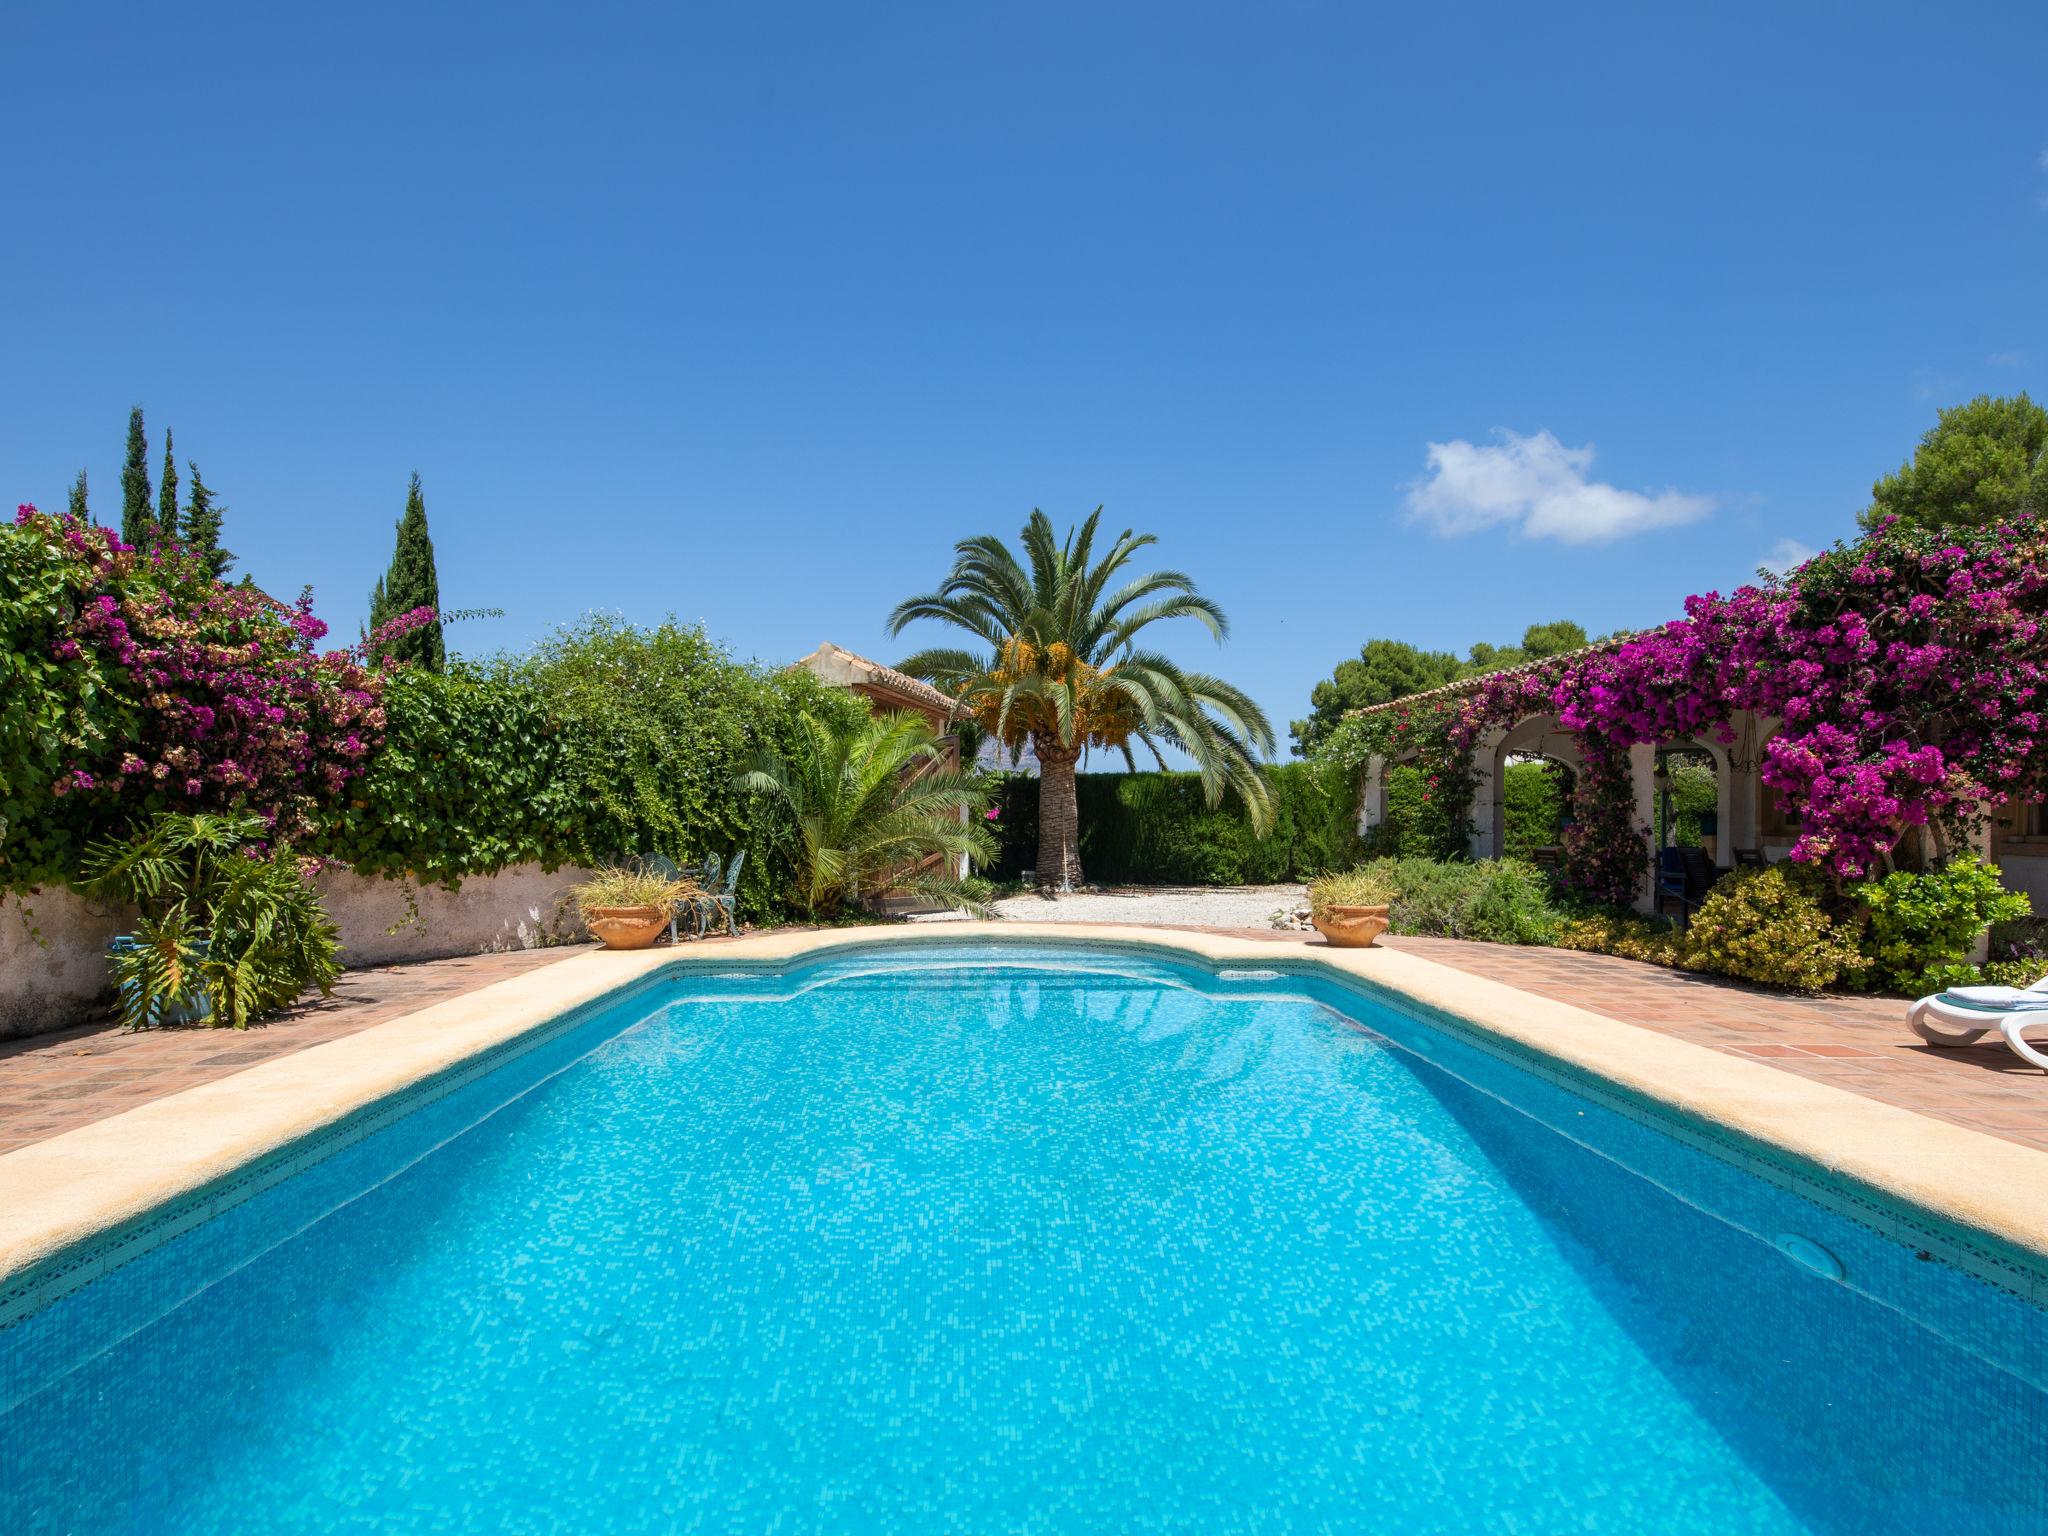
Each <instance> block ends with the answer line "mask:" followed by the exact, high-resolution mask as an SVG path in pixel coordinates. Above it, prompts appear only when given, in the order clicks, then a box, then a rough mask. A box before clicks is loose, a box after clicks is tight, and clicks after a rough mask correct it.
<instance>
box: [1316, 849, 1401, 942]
mask: <svg viewBox="0 0 2048 1536" xmlns="http://www.w3.org/2000/svg"><path fill="white" fill-rule="evenodd" d="M1398 894H1399V892H1397V891H1396V890H1395V889H1394V883H1393V881H1391V880H1389V879H1388V878H1387V876H1386V875H1384V874H1382V873H1381V872H1380V871H1378V870H1376V869H1372V868H1370V867H1368V868H1365V869H1354V870H1351V871H1349V872H1348V873H1345V874H1341V875H1320V876H1318V877H1317V878H1316V879H1314V880H1311V881H1310V882H1309V885H1308V908H1309V921H1311V922H1313V923H1314V924H1315V925H1316V932H1318V933H1320V934H1321V935H1322V936H1323V937H1324V938H1325V939H1326V940H1328V941H1329V942H1330V943H1331V944H1333V945H1335V946H1336V947H1337V948H1339V949H1367V948H1370V947H1371V946H1372V943H1373V941H1374V940H1376V939H1377V938H1379V936H1380V935H1381V934H1383V933H1385V932H1386V931H1387V906H1388V903H1390V902H1392V901H1393V899H1394V897H1395V896H1396V895H1398Z"/></svg>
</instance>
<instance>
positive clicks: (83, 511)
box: [64, 469, 92, 523]
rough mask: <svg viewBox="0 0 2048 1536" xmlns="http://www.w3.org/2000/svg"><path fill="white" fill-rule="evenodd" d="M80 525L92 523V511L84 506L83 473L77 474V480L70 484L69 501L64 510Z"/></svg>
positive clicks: (81, 471)
mask: <svg viewBox="0 0 2048 1536" xmlns="http://www.w3.org/2000/svg"><path fill="white" fill-rule="evenodd" d="M64 510H65V511H67V512H69V513H70V514H71V515H72V516H73V517H75V518H77V519H78V520H79V521H80V522H82V523H89V522H91V521H92V509H91V508H90V507H88V506H87V505H86V504H85V471H84V470H82V469H81V470H80V471H79V472H78V478H77V479H76V480H74V481H72V482H71V501H70V504H69V505H68V506H67V507H66V508H65V509H64Z"/></svg>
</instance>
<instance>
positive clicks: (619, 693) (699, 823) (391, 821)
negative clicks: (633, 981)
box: [317, 617, 867, 917]
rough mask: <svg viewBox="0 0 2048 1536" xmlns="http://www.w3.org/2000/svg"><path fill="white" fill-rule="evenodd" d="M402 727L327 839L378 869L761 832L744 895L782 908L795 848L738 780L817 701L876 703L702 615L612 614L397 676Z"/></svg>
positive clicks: (676, 855)
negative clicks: (773, 658)
mask: <svg viewBox="0 0 2048 1536" xmlns="http://www.w3.org/2000/svg"><path fill="white" fill-rule="evenodd" d="M384 709H385V716H386V732H387V734H386V739H385V743H384V746H383V748H382V750H381V751H380V752H379V753H378V754H377V756H376V758H375V759H374V761H373V762H372V764H371V767H370V771H369V772H368V773H367V774H366V775H365V776H364V777H363V779H362V780H361V781H359V782H358V783H357V784H355V785H352V786H351V787H350V791H351V792H350V795H349V799H348V803H347V804H346V805H345V806H343V807H341V808H340V809H339V810H338V812H337V813H336V814H335V815H334V818H333V820H332V823H331V825H330V826H329V827H328V829H327V831H326V832H325V834H324V835H323V836H322V837H321V838H320V840H319V842H318V845H317V851H318V852H320V853H322V854H325V855H327V856H330V857H333V858H338V859H341V860H344V861H346V862H347V863H348V864H350V865H352V866H353V867H354V868H356V869H357V870H359V871H361V872H362V873H364V874H375V875H387V876H394V877H399V876H402V877H409V878H412V879H415V880H418V881H420V882H422V883H425V884H438V885H447V886H454V885H456V884H458V883H459V882H460V881H462V880H463V879H464V878H466V877H469V876H473V875H488V874H494V873H496V872H497V871H499V870H501V869H504V868H506V867H507V866H509V865H513V864H519V863H525V862H529V861H533V862H538V863H540V864H543V865H545V866H547V867H549V868H555V867H557V866H560V865H564V864H585V865H588V864H603V863H613V862H617V861H620V860H624V859H627V858H630V857H632V856H634V855H636V854H643V853H660V854H665V855H667V856H668V857H669V858H671V859H673V860H675V861H676V862H677V863H679V864H685V865H695V864H699V863H701V862H702V860H703V858H704V856H705V855H706V854H709V853H716V854H718V855H719V856H720V857H721V858H723V857H727V856H729V855H731V854H732V853H734V852H737V851H738V850H739V849H741V848H746V849H747V850H748V862H747V866H746V873H745V879H744V880H743V882H742V884H741V887H740V908H741V911H742V912H743V913H746V914H749V915H752V916H755V917H759V916H763V915H766V914H768V913H771V912H773V911H774V910H776V908H777V906H778V904H779V902H780V900H781V897H782V895H783V893H784V891H785V888H786V886H787V883H788V879H789V869H788V867H787V862H786V860H785V859H784V857H783V856H782V855H781V854H780V853H778V852H777V851H775V850H773V849H771V848H769V847H768V846H767V845H766V842H765V840H763V841H762V842H760V843H759V844H757V843H756V842H755V839H754V837H753V817H752V814H751V807H750V805H749V804H748V801H747V797H746V796H745V795H743V794H742V793H741V792H740V791H738V790H737V789H735V788H734V787H733V780H734V778H735V776H736V775H737V774H738V773H739V772H740V770H741V769H742V768H744V767H745V766H747V764H748V763H750V762H751V761H752V759H753V756H754V753H755V751H756V750H757V749H758V748H759V747H760V746H762V745H764V744H772V745H774V746H776V747H778V748H780V749H783V750H788V749H789V748H790V747H791V746H792V745H793V739H794V732H795V730H796V721H797V717H798V716H799V715H800V714H803V713H810V714H814V715H819V716H821V717H823V718H826V719H829V720H832V721H834V722H835V723H844V722H846V721H849V720H851V719H854V718H858V717H860V716H863V715H865V714H866V712H867V706H866V705H865V704H864V703H862V701H861V700H860V699H859V698H858V697H856V696H855V695H853V694H851V693H848V692H846V691H844V690H841V689H832V688H827V687H826V686H825V685H824V684H822V683H820V682H819V681H818V680H817V679H816V678H814V677H813V676H812V675H811V674H810V673H808V672H803V671H766V670H764V669H762V668H759V667H753V666H748V665H746V664H744V663H741V662H738V661H735V660H734V659H733V658H732V657H731V656H730V655H729V654H728V653H727V652H726V651H725V650H724V649H723V648H722V647H720V646H719V645H717V644H716V643H715V642H713V641H712V640H710V639H709V638H708V637H707V636H706V635H705V634H704V633H703V631H702V630H701V629H697V628H694V627H684V626H680V625H676V624H673V623H669V624H662V625H657V626H655V627H653V628H647V629H642V628H637V627H633V626H629V625H625V624H622V623H619V622H618V621H616V620H613V619H609V618H604V617H597V618H591V619H587V620H585V621H584V622H583V623H581V624H579V625H577V626H575V627H574V628H571V629H567V630H564V631H562V632H560V633H558V634H556V635H555V636H553V637H552V638H550V639H549V640H547V641H545V642H543V643H542V644H541V645H540V646H539V647H537V648H536V649H535V650H534V651H533V652H532V653H531V654H529V655H526V656H521V657H516V658H501V659H499V660H497V661H493V662H489V663H484V664H476V665H470V664H457V665H454V666H451V667H450V669H449V670H448V671H447V672H445V673H432V672H424V671H421V670H419V669H417V668H402V669H399V670H396V671H394V672H392V673H391V674H390V675H389V679H388V681H387V683H386V686H385V693H384Z"/></svg>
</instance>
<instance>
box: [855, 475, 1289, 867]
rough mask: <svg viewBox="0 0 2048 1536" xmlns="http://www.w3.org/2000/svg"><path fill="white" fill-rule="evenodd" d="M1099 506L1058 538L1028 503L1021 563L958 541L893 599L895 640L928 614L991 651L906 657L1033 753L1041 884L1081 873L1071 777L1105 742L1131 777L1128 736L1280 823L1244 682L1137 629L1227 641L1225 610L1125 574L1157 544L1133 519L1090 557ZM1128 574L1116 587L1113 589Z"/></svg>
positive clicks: (1265, 742) (980, 544) (1167, 580)
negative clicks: (910, 590)
mask: <svg viewBox="0 0 2048 1536" xmlns="http://www.w3.org/2000/svg"><path fill="white" fill-rule="evenodd" d="M1101 518H1102V509H1101V508H1100V507H1097V508H1096V509H1095V511H1094V512H1093V513H1091V514H1090V515H1089V517H1088V520H1087V521H1086V522H1084V523H1083V524H1081V526H1080V527H1079V528H1078V529H1070V530H1069V531H1068V533H1067V537H1066V539H1065V541H1064V542H1062V541H1061V539H1060V537H1059V535H1058V534H1057V533H1056V532H1055V531H1054V529H1053V525H1052V519H1051V518H1049V517H1047V516H1046V515H1045V514H1044V513H1043V512H1040V511H1037V510H1036V509H1034V510H1033V511H1032V513H1031V520H1030V521H1029V522H1028V523H1026V524H1025V525H1024V532H1023V536H1022V539H1021V542H1022V544H1023V548H1024V560H1023V561H1019V560H1018V558H1017V557H1016V556H1015V555H1014V554H1012V553H1011V551H1010V549H1009V546H1008V545H1006V544H1004V543H1003V541H1002V540H1001V539H1000V538H997V537H995V536H993V535H984V536H983V537H980V538H973V539H966V540H964V541H962V542H961V543H959V544H957V545H955V546H954V550H953V554H954V559H953V569H952V570H951V571H950V572H949V573H948V574H947V576H946V580H945V583H944V584H943V585H942V586H941V587H940V588H939V589H938V591H936V592H931V593H927V594H925V595H924V596H922V597H913V598H911V599H909V600H908V601H906V602H903V603H901V604H898V605H897V608H896V611H895V612H894V613H892V614H891V615H890V616H889V629H890V633H891V634H901V633H902V632H903V630H904V629H905V628H906V627H907V626H909V625H911V624H913V623H915V622H916V621H917V620H919V619H937V620H939V621H940V622H941V623H945V624H950V625H952V626H954V627H955V628H957V629H964V630H966V631H967V632H968V633H969V634H971V635H973V636H975V637H976V638H977V639H979V640H980V641H981V642H982V643H983V644H984V645H985V646H987V647H988V649H986V650H982V651H973V650H958V649H951V648H944V647H940V648H934V649H931V650H924V651H919V652H918V653H917V654H916V655H914V656H911V657H908V658H906V659H905V660H904V661H902V662H899V663H898V664H897V665H898V669H899V670H901V671H904V672H907V673H909V674H910V675H911V676H912V677H918V678H923V679H924V680H925V681H926V682H929V683H931V684H933V685H935V686H936V687H938V688H939V689H941V690H942V691H944V692H946V693H948V694H951V695H952V696H953V697H954V698H956V699H958V700H959V701H960V707H961V710H962V711H963V713H964V714H965V715H966V716H967V717H968V718H969V719H971V720H973V721H974V722H975V723H976V724H977V725H978V726H979V727H980V728H981V729H982V730H984V731H986V732H987V733H988V734H990V735H992V736H994V737H995V738H996V739H997V740H999V741H1001V742H1002V743H1003V745H1004V746H1005V747H1007V748H1009V749H1010V750H1011V751H1012V752H1015V751H1017V750H1018V749H1020V748H1021V747H1023V746H1024V745H1025V744H1026V743H1028V744H1029V745H1030V747H1031V751H1032V755H1033V756H1035V757H1036V758H1037V759H1038V879H1039V882H1040V883H1041V884H1043V885H1054V886H1061V887H1071V886H1074V885H1078V884H1079V883H1080V882H1081V878H1082V876H1081V852H1080V824H1079V812H1078V809H1077V806H1076V804H1075V796H1074V770H1075V764H1076V763H1077V762H1079V760H1080V758H1081V754H1082V753H1083V752H1084V751H1086V750H1087V749H1088V748H1090V747H1103V748H1106V749H1109V750H1112V751H1115V752H1118V753H1121V754H1122V756H1123V760H1124V764H1125V766H1126V767H1128V768H1130V769H1132V770H1134V771H1135V770H1136V768H1137V761H1136V758H1135V757H1134V755H1133V754H1132V751H1131V744H1132V743H1133V742H1134V741H1135V742H1139V743H1142V744H1143V745H1144V746H1145V748H1146V749H1147V750H1148V751H1149V752H1150V753H1151V754H1152V757H1153V759H1154V761H1156V762H1157V763H1158V765H1159V766H1160V767H1161V768H1164V767H1165V766H1166V759H1165V756H1164V755H1163V753H1162V752H1161V750H1160V748H1161V747H1162V745H1165V746H1173V747H1178V748H1179V749H1180V750H1181V751H1183V752H1185V753H1186V754H1187V755H1188V756H1189V757H1191V758H1193V759H1194V763H1195V767H1196V768H1197V769H1198V770H1199V771H1200V773H1201V775H1202V788H1203V790H1204V792H1205V794H1206V796H1207V798H1208V801H1209V803H1210V804H1211V805H1215V804H1217V803H1218V802H1219V801H1221V799H1222V798H1223V796H1224V794H1225V793H1226V792H1234V793H1236V794H1237V795H1239V796H1241V797H1242V798H1243V800H1244V803H1245V806H1246V808H1247V809H1248V810H1249V811H1250V812H1251V818H1252V824H1253V826H1254V827H1255V828H1256V829H1257V830H1259V831H1261V832H1263V831H1264V830H1265V829H1266V828H1267V827H1268V826H1269V825H1270V824H1271V822H1272V809H1271V801H1270V797H1269V795H1268V793H1267V787H1266V780H1265V776H1264V774H1263V773H1262V772H1261V770H1260V768H1259V759H1260V757H1261V756H1270V755H1271V753H1272V751H1273V728H1272V726H1270V725H1269V724H1268V723H1267V721H1266V717H1265V715H1264V713H1263V712H1262V711H1261V710H1260V709H1259V707H1258V705H1256V704H1254V703H1253V702H1252V700H1251V698H1250V696H1249V695H1247V694H1246V693H1244V692H1243V691H1242V690H1241V689H1238V688H1236V687H1233V686H1232V685H1231V684H1229V683H1226V682H1225V681H1223V679H1222V678H1220V677H1212V676H1210V675H1209V674H1208V673H1206V672H1190V671H1187V670H1185V669H1183V668H1182V667H1180V666H1178V665H1177V664H1176V663H1174V662H1172V661H1169V660H1168V659H1167V658H1166V657H1165V656H1162V655H1160V654H1159V653H1158V652H1157V651H1151V650H1141V649H1139V648H1138V645H1137V640H1138V637H1139V635H1140V634H1141V633H1142V632H1143V631H1145V630H1146V629H1148V628H1150V627H1151V626H1152V625H1154V624H1157V623H1160V622H1162V621H1164V620H1167V619H1193V620H1195V621H1196V622H1197V623H1199V624H1201V625H1202V626H1203V627H1204V628H1206V629H1207V630H1208V631H1209V633H1210V634H1211V635H1213V636H1214V637H1215V638H1216V640H1217V641H1218V642H1219V643H1220V642H1221V641H1222V640H1223V638H1224V636H1225V634H1226V633H1227V632H1228V629H1229V623H1228V620H1226V619H1225V618H1224V616H1223V610H1222V609H1221V608H1219V607H1218V606H1217V605H1216V604H1215V603H1214V602H1212V601H1210V600H1209V599H1208V598H1206V597H1203V596H1202V595H1201V593H1200V592H1198V591H1197V590H1196V589H1195V583H1194V580H1193V578H1191V577H1189V576H1187V575H1185V574H1183V573H1182V572H1180V571H1154V572H1152V573H1151V574H1150V575H1145V576H1133V577H1123V576H1122V573H1123V572H1124V571H1125V570H1126V568H1127V567H1128V566H1129V565H1130V563H1131V561H1132V559H1133V558H1134V557H1135V556H1136V555H1137V553H1138V551H1140V550H1142V549H1144V548H1145V547H1146V546H1148V545H1150V544H1155V543H1157V542H1158V540H1157V539H1156V538H1154V536H1153V535H1151V534H1149V533H1133V532H1131V530H1129V529H1128V528H1127V529H1125V530H1124V531H1123V532H1122V533H1120V534H1118V535H1117V537H1116V540H1115V542H1114V543H1113V544H1111V546H1110V548H1109V551H1108V553H1106V554H1104V555H1103V556H1102V558H1101V559H1100V560H1097V559H1096V558H1095V532H1096V525H1097V524H1098V523H1099V522H1100V521H1101ZM1120 578H1121V582H1120V584H1119V585H1115V586H1112V583H1115V582H1119V580H1120Z"/></svg>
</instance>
